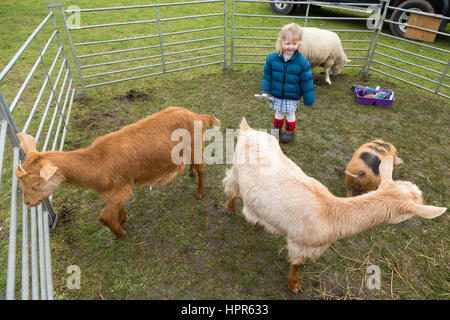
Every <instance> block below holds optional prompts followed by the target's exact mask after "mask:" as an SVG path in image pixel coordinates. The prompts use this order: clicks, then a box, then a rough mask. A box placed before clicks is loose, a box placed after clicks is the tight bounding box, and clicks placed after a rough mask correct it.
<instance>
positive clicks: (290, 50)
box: [281, 36, 300, 56]
mask: <svg viewBox="0 0 450 320" xmlns="http://www.w3.org/2000/svg"><path fill="white" fill-rule="evenodd" d="M299 44H300V42H299V41H298V39H295V38H294V37H292V36H291V37H286V38H285V39H284V41H283V42H282V45H281V50H283V54H285V55H288V56H291V55H293V54H294V53H295V51H297V50H298V46H299Z"/></svg>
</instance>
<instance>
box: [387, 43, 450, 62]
mask: <svg viewBox="0 0 450 320" xmlns="http://www.w3.org/2000/svg"><path fill="white" fill-rule="evenodd" d="M378 45H380V46H381V47H384V48H389V49H392V50H396V51H400V52H403V53H407V54H410V55H413V56H416V57H419V58H423V59H427V60H430V61H433V62H436V63H440V64H444V65H445V64H447V62H444V61H441V60H437V59H434V58H430V57H427V56H424V55H421V54H418V53H414V52H411V51H407V50H403V49H399V48H396V47H393V46H390V45H387V44H383V43H378Z"/></svg>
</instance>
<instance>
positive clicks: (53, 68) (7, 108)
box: [0, 9, 75, 300]
mask: <svg viewBox="0 0 450 320" xmlns="http://www.w3.org/2000/svg"><path fill="white" fill-rule="evenodd" d="M39 37H40V38H41V40H39ZM42 38H43V39H45V41H42ZM21 60H24V61H26V62H29V61H34V64H33V66H32V67H31V69H28V68H29V66H28V65H26V63H25V66H23V65H21V64H23V63H22V61H21ZM24 67H25V69H24ZM11 71H12V72H11ZM22 73H23V75H26V76H25V78H24V79H23V82H21V83H20V85H19V87H18V90H17V91H16V90H15V89H17V88H14V84H12V83H13V82H14V80H17V79H16V78H20V75H21V74H22ZM11 74H15V75H11ZM8 78H13V79H8ZM6 85H7V86H6ZM0 86H6V90H5V91H4V92H5V95H10V96H11V99H7V98H6V97H5V96H4V95H3V93H2V91H1V90H0V117H1V121H2V125H1V132H0V168H3V166H4V163H6V165H5V167H6V168H10V170H9V171H8V172H7V173H6V174H1V173H3V170H1V171H0V179H2V181H3V182H5V181H8V183H9V184H6V183H3V184H2V185H1V188H2V195H4V194H5V193H9V198H10V226H9V246H8V269H7V283H6V299H10V300H11V299H15V298H16V265H17V261H16V260H17V259H16V257H17V256H18V254H17V247H18V235H19V236H21V242H20V243H19V245H20V246H21V257H22V258H21V269H20V275H21V298H22V299H29V298H30V268H29V267H30V262H31V298H32V299H39V298H40V299H53V285H52V270H51V254H50V236H49V230H50V229H52V228H54V227H55V224H56V221H57V215H56V213H55V212H54V210H53V207H52V205H51V201H50V200H49V199H46V200H44V202H43V203H42V204H40V205H39V206H38V207H37V208H31V209H29V208H27V207H26V206H25V205H24V204H23V202H22V201H21V199H20V197H19V190H18V181H17V178H16V176H15V175H14V170H15V168H17V166H18V164H19V163H20V161H23V160H24V159H25V154H24V153H23V151H22V150H21V149H20V145H19V141H18V139H17V137H16V134H17V133H18V132H27V133H29V134H31V135H33V136H34V137H35V139H36V141H37V147H38V150H42V151H46V150H62V148H63V145H64V140H65V135H66V130H67V125H68V121H69V117H70V111H71V107H72V101H73V98H74V94H75V87H74V84H73V79H72V74H71V71H70V69H69V64H68V62H67V56H66V53H65V50H64V47H63V46H62V41H61V35H60V32H59V31H58V27H57V24H56V20H55V15H54V13H53V11H52V10H51V9H50V13H49V14H48V15H47V17H46V18H45V19H44V20H43V21H42V22H41V23H40V25H39V26H38V27H37V28H36V29H35V30H34V31H33V33H32V34H31V35H30V36H29V37H28V39H27V40H26V41H25V43H24V44H23V45H22V47H21V48H20V49H19V51H17V53H16V54H15V55H14V57H13V58H12V59H11V61H10V62H9V63H8V64H7V65H6V67H5V68H4V69H3V70H2V71H1V73H0ZM24 93H25V94H24ZM8 102H9V103H8ZM6 135H8V138H9V141H10V143H11V144H10V145H6V143H5V140H6ZM7 197H8V196H7ZM20 213H21V219H20V217H19V214H20ZM19 228H21V231H22V232H20V233H19V232H18V229H19ZM30 257H31V261H30Z"/></svg>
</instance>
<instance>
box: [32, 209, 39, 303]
mask: <svg viewBox="0 0 450 320" xmlns="http://www.w3.org/2000/svg"><path fill="white" fill-rule="evenodd" d="M30 216H31V219H30V220H31V221H30V222H31V223H30V227H31V232H30V233H31V297H32V299H33V300H38V299H39V275H38V260H37V222H36V221H37V219H36V208H35V207H33V208H31V210H30Z"/></svg>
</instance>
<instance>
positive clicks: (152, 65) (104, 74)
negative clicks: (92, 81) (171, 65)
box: [84, 63, 164, 79]
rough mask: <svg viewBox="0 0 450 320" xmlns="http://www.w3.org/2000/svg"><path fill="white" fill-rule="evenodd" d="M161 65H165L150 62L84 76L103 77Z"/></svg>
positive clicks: (86, 77)
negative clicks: (144, 64)
mask: <svg viewBox="0 0 450 320" xmlns="http://www.w3.org/2000/svg"><path fill="white" fill-rule="evenodd" d="M161 66H164V65H163V64H162V63H157V64H150V65H146V66H140V67H134V68H127V69H120V70H115V71H109V72H103V73H97V74H91V75H87V76H85V77H84V78H85V79H88V78H94V77H102V76H106V75H110V74H116V73H121V72H127V71H136V70H142V69H148V68H154V67H161Z"/></svg>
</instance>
